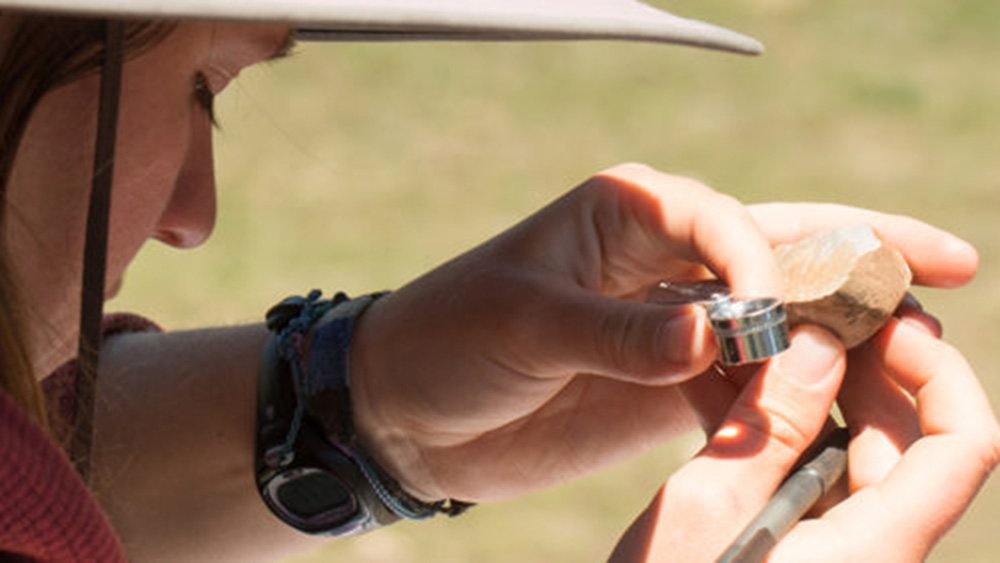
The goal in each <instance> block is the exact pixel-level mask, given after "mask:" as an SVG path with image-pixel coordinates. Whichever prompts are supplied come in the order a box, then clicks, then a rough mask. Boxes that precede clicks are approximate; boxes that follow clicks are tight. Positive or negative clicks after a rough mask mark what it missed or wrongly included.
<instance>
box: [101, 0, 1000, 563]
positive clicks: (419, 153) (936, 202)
mask: <svg viewBox="0 0 1000 563" xmlns="http://www.w3.org/2000/svg"><path fill="white" fill-rule="evenodd" d="M540 1H541V0H540ZM657 4H658V5H661V6H664V7H666V8H668V9H670V10H672V11H675V12H677V13H680V14H684V15H688V16H693V17H702V18H705V19H710V20H712V21H716V22H718V23H722V24H725V25H728V26H731V27H734V28H737V29H740V30H742V31H745V32H747V33H750V34H752V35H755V36H757V37H759V38H760V39H761V40H762V41H764V43H766V44H767V46H768V52H767V54H766V56H764V57H762V58H759V59H750V58H744V57H737V56H731V55H723V54H717V53H708V52H701V51H697V50H693V49H682V48H672V47H664V46H656V45H634V44H620V43H608V42H598V43H575V44H554V43H552V44H531V45H522V44H489V45H475V44H450V45H441V44H406V45H314V44H309V45H304V46H302V47H301V48H300V49H299V54H298V55H297V56H295V57H294V58H293V59H291V60H290V61H285V62H281V63H278V64H274V65H270V66H267V67H265V68H262V69H257V70H252V71H248V72H246V73H245V74H244V76H243V77H242V78H240V80H239V81H237V82H236V83H235V84H233V85H232V86H231V87H230V89H229V90H228V91H227V92H226V93H225V94H224V96H223V97H222V98H221V99H220V101H219V106H220V108H219V111H220V114H221V122H222V130H221V131H220V132H219V133H218V135H217V157H216V160H217V163H218V184H219V186H220V193H219V195H220V200H221V201H220V215H219V222H218V227H217V230H216V233H215V236H214V238H213V239H212V241H211V242H210V243H208V244H207V245H205V246H204V247H203V248H201V249H199V250H196V251H193V252H191V251H188V252H183V253H178V252H175V251H171V250H168V249H165V248H163V247H162V246H151V247H150V248H149V249H148V250H147V251H146V252H145V253H144V254H142V255H141V257H140V259H139V261H138V263H137V264H136V265H135V266H134V267H133V268H132V270H131V272H130V275H129V277H128V278H127V279H126V285H125V291H124V293H123V295H122V296H121V297H120V298H119V299H117V300H116V301H115V302H114V303H112V305H111V309H129V310H135V311H139V312H143V313H145V314H148V315H150V316H151V317H153V318H155V319H157V320H159V321H161V322H162V323H163V324H164V325H166V326H167V327H170V328H186V327H194V326H200V325H205V324H227V323H241V322H251V321H257V320H258V319H260V317H261V315H262V313H263V311H264V310H265V309H266V308H267V307H268V306H269V305H270V304H272V303H273V302H275V301H276V300H278V299H280V298H281V297H283V296H285V295H286V294H290V293H300V292H304V291H307V290H308V289H310V288H313V287H319V288H323V289H325V290H327V291H335V290H341V289H342V290H346V291H348V292H352V293H360V292H366V291H370V290H375V289H383V288H393V287H398V286H400V285H402V284H403V283H405V282H406V281H407V280H409V279H411V278H413V277H414V276H416V275H418V274H419V273H421V272H423V271H425V270H427V269H429V268H432V267H434V266H435V265H436V264H438V263H440V262H442V261H443V260H445V259H447V258H449V257H451V256H453V255H455V254H458V253H460V252H462V251H463V250H465V249H468V248H470V247H471V246H473V245H475V244H477V243H479V242H481V241H483V240H485V239H486V238H488V237H490V236H491V235H493V234H495V233H497V232H499V231H500V230H502V229H504V228H506V227H508V226H510V225H512V224H513V223H515V222H516V221H518V220H519V219H520V218H522V217H524V216H526V215H527V214H529V213H530V212H532V211H533V210H535V209H537V208H539V207H540V206H542V205H544V204H545V203H547V202H548V201H550V200H552V199H554V198H555V197H556V196H558V195H559V194H561V193H563V192H564V191H565V190H567V189H569V188H571V187H573V186H574V185H575V184H577V183H579V182H580V181H582V180H584V179H585V178H586V177H588V176H589V175H590V174H592V173H594V172H596V171H598V170H601V169H602V168H605V167H608V166H610V165H613V164H616V163H619V162H622V161H642V162H645V163H647V164H650V165H653V166H656V167H658V168H661V169H664V170H667V171H671V172H675V173H683V174H688V175H693V176H696V177H698V178H700V179H702V180H703V181H705V182H708V183H709V184H711V185H713V186H715V187H716V188H717V189H719V190H722V191H726V192H729V193H731V194H733V195H735V196H737V197H739V198H740V199H742V200H744V201H747V202H757V201H769V200H822V201H835V202H841V203H847V204H851V205H858V206H863V207H871V208H876V209H881V210H890V211H895V212H900V213H907V214H912V215H915V216H918V217H920V218H922V219H925V220H927V221H930V222H932V223H935V224H938V225H941V226H944V227H946V228H948V229H951V230H953V231H955V232H957V233H959V234H960V235H962V236H964V237H965V238H967V239H968V240H970V241H972V242H973V243H974V244H976V246H977V247H978V248H979V249H980V252H981V253H982V254H981V256H982V266H981V271H980V274H979V276H978V277H977V279H976V280H975V281H974V282H973V283H972V284H971V285H970V286H968V287H966V288H963V289H961V290H958V291H943V290H923V291H919V292H918V296H919V297H920V298H921V299H922V300H923V302H924V304H925V305H926V306H927V307H928V309H930V310H931V311H933V312H934V313H936V314H937V315H939V316H940V317H941V318H942V320H943V321H944V324H945V327H946V328H945V335H946V338H947V339H948V340H950V341H951V342H953V343H956V344H957V345H958V346H959V347H960V348H962V349H963V350H965V351H966V352H967V353H968V356H969V358H970V360H971V362H972V363H973V365H974V366H975V367H976V368H977V371H978V372H979V374H980V376H981V377H982V379H983V382H984V384H985V385H986V387H987V388H988V389H989V390H990V391H991V395H992V396H993V397H994V398H996V397H1000V381H998V379H997V370H996V367H995V364H994V362H993V361H991V360H994V358H992V356H991V355H990V354H991V352H990V351H991V350H995V349H996V343H997V339H998V337H1000V290H998V288H1000V284H998V277H1000V270H998V267H997V266H998V264H997V262H998V260H1000V244H997V240H996V235H997V234H998V226H997V225H998V221H1000V169H998V163H1000V62H998V61H1000V58H998V54H1000V2H997V1H996V0H950V1H947V2H941V1H939V0H935V1H932V0H885V1H882V2H877V3H876V2H858V1H855V2H848V1H844V0H826V1H823V2H804V1H800V0H735V1H729V2H724V1H722V0H700V1H697V2H696V1H693V0H678V1H674V2H669V3H666V2H658V3H657ZM698 444H699V438H698V437H696V436H691V437H688V438H685V439H682V440H680V441H679V442H677V443H674V444H671V445H665V446H664V447H663V448H661V449H659V450H656V451H653V452H650V453H649V454H647V455H645V456H643V457H641V458H638V459H636V460H634V461H631V462H628V463H625V464H622V465H620V466H617V467H614V468H612V469H610V470H608V471H605V472H603V473H600V474H597V475H595V476H593V477H590V478H587V479H584V480H581V481H578V482H575V483H571V484H567V485H565V486H562V487H559V488H556V489H554V490H551V491H547V492H545V493H540V494H533V495H529V496H526V497H524V498H520V499H516V500H512V501H509V502H502V503H497V504H494V505H489V506H479V507H477V508H475V509H474V510H472V511H470V512H469V513H468V514H467V515H465V516H463V517H461V518H459V519H455V520H450V521H449V520H448V519H441V518H439V519H436V520H435V521H432V522H429V523H404V524H400V525H396V526H393V527H391V528H388V529H386V530H382V531H379V532H377V533H374V534H370V535H368V536H365V537H361V538H357V539H351V540H341V541H337V542H336V543H333V544H331V545H330V546H329V547H327V548H324V549H322V550H320V551H319V552H316V553H315V554H312V555H307V556H303V557H302V558H300V559H297V560H296V561H299V562H307V561H320V560H329V559H334V560H340V561H353V562H399V563H406V562H424V561H428V562H429V561H434V562H441V561H475V562H477V563H490V562H509V561H518V562H552V561H595V560H603V559H604V558H605V557H606V556H607V555H608V553H609V552H610V549H611V547H612V546H613V545H614V542H615V540H616V539H617V537H618V535H619V534H620V533H621V531H622V530H623V529H624V528H625V527H626V526H627V525H628V523H629V522H630V521H631V519H632V518H633V517H634V516H635V515H636V514H638V512H639V511H640V510H641V509H642V507H643V506H644V505H645V503H646V502H647V501H648V499H649V498H650V497H651V496H652V494H653V493H654V491H655V489H656V487H657V485H658V484H659V483H660V482H661V481H662V480H663V479H664V478H666V477H667V476H668V475H669V474H670V473H671V471H672V470H673V469H674V468H676V467H677V466H678V465H679V464H680V463H682V462H683V460H684V459H685V458H686V457H687V456H688V455H690V454H691V452H692V451H693V450H695V449H696V448H697V447H698ZM497 463H503V460H497ZM917 494H919V492H917ZM725 517H726V515H725V514H721V513H720V514H719V518H725ZM998 529H1000V488H998V485H997V483H996V479H994V480H993V483H992V484H991V485H989V486H988V487H987V489H986V490H985V491H984V492H983V494H982V495H981V496H980V497H979V499H978V501H977V502H976V503H975V504H974V505H973V507H972V509H971V510H970V512H969V514H968V515H967V516H966V517H965V518H964V519H963V520H962V521H961V522H960V523H959V525H958V526H957V527H956V528H955V529H954V531H953V532H952V533H951V534H950V535H949V536H948V537H947V538H946V539H945V540H944V541H943V542H942V543H941V544H940V546H939V548H938V549H937V551H936V552H935V554H934V560H936V561H961V562H975V561H983V562H986V561H995V560H997V559H998V558H1000V540H998V539H997V537H996V531H997V530H998Z"/></svg>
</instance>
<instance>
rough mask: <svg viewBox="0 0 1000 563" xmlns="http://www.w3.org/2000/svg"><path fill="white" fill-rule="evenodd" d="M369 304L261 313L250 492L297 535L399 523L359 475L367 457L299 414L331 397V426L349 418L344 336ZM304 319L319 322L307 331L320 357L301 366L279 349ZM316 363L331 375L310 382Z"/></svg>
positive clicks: (290, 303)
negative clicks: (264, 339) (263, 339)
mask: <svg viewBox="0 0 1000 563" xmlns="http://www.w3.org/2000/svg"><path fill="white" fill-rule="evenodd" d="M377 297H378V296H375V295H372V296H365V297H361V298H358V299H354V300H349V299H347V298H346V296H343V294H338V297H335V298H334V299H333V300H332V301H329V300H327V301H319V302H317V301H316V300H315V299H313V300H311V301H310V300H309V298H301V297H295V298H289V299H286V300H285V301H282V302H281V303H279V304H278V305H276V306H275V307H273V308H272V309H271V311H269V312H268V327H269V328H270V329H271V330H272V334H271V337H270V338H269V340H268V343H267V346H266V348H265V350H264V353H263V356H262V359H261V364H260V370H259V380H258V388H257V433H256V434H257V441H256V456H255V457H256V459H255V464H254V465H255V474H256V482H257V489H258V491H259V492H260V495H261V498H262V499H263V500H264V502H265V503H266V504H267V506H268V507H269V508H270V509H271V511H272V512H273V513H274V514H275V515H276V516H277V517H278V518H280V519H281V520H282V521H283V522H285V523H286V524H288V525H290V526H292V527H293V528H296V529H297V530H300V531H302V532H306V533H310V534H323V535H332V536H344V535H353V534H359V533H363V532H366V531H369V530H372V529H375V528H378V527H381V526H385V525H387V524H390V523H392V522H395V521H396V520H399V518H400V515H397V514H396V513H394V512H393V511H392V510H390V509H389V507H388V506H386V504H385V503H384V502H383V501H382V500H381V499H380V497H379V494H378V492H376V486H375V485H374V484H373V483H372V481H371V479H370V478H369V477H368V476H366V473H365V470H364V469H363V468H362V467H363V466H364V465H365V464H366V461H365V459H363V457H367V456H363V454H361V453H359V451H358V450H357V448H355V447H353V446H352V445H351V444H350V443H349V442H350V441H352V440H351V439H350V437H349V436H346V435H345V436H336V435H331V434H329V433H328V431H327V427H328V426H329V424H326V425H325V424H324V423H323V422H322V421H321V420H319V419H318V417H316V416H314V415H313V414H312V413H310V412H308V409H307V408H306V407H307V403H308V401H309V397H310V396H317V395H319V396H323V395H326V396H328V397H329V396H334V397H337V401H338V402H339V404H338V405H334V407H335V408H337V409H338V412H335V413H334V414H335V415H336V418H337V419H339V420H341V421H342V420H344V418H345V417H346V418H348V419H349V418H350V416H351V415H350V409H349V407H350V400H349V389H348V388H347V380H346V379H347V371H346V370H347V359H348V352H349V345H350V336H351V333H352V332H353V328H354V321H355V319H356V318H357V317H358V316H359V315H360V314H361V313H362V312H363V311H364V309H365V308H366V307H367V306H368V305H369V304H371V302H373V301H374V300H375V299H376V298H377ZM304 312H305V313H306V314H305V315H303V313H304ZM310 316H311V317H317V316H319V317H321V318H320V319H318V321H319V322H318V323H316V325H315V327H313V339H314V342H313V346H314V350H322V353H321V354H317V355H316V356H317V359H316V361H313V358H312V357H311V358H310V362H309V365H306V366H302V363H301V357H292V358H291V361H289V358H287V357H285V356H287V354H284V355H283V353H282V346H283V345H284V346H286V347H287V346H288V345H289V343H291V344H293V345H294V344H296V343H297V342H300V341H301V337H302V336H303V332H304V331H303V332H299V333H298V334H297V335H296V334H294V331H292V332H289V330H288V329H289V327H290V325H291V324H294V321H296V320H301V319H303V318H304V317H310ZM315 320H316V319H313V318H306V321H307V322H305V323H299V324H300V325H302V327H303V328H304V329H307V328H309V327H310V325H312V323H313V322H315ZM320 331H322V332H320ZM318 340H322V342H319V341H318ZM310 356H313V354H310ZM296 363H297V364H298V365H297V366H296ZM317 363H321V364H323V365H322V368H323V369H324V370H326V371H328V372H335V373H326V374H324V377H322V378H318V377H315V373H309V372H310V371H313V372H315V371H316V368H315V365H316V364H317ZM303 367H304V368H305V369H304V370H303ZM296 368H298V370H297V369H296ZM296 371H298V372H299V373H298V374H296ZM296 375H299V377H296ZM338 396H339V397H338ZM345 430H347V429H345ZM350 430H351V431H352V432H353V425H351V428H350ZM369 469H370V468H369Z"/></svg>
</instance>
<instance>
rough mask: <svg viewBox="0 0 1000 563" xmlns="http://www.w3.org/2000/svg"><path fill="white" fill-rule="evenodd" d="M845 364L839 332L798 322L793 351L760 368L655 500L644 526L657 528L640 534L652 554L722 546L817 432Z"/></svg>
mask: <svg viewBox="0 0 1000 563" xmlns="http://www.w3.org/2000/svg"><path fill="white" fill-rule="evenodd" d="M844 366H845V358H844V349H843V346H842V345H841V344H840V342H839V341H838V340H837V339H836V338H835V337H833V336H832V335H830V334H829V333H827V332H825V331H823V330H821V329H818V328H815V327H811V326H803V327H801V328H799V329H797V330H796V331H795V332H794V333H793V336H792V345H791V347H790V348H789V349H788V351H786V352H785V353H783V354H781V355H779V356H777V357H775V358H774V359H772V360H771V361H769V362H767V363H766V364H764V365H763V366H762V367H761V368H760V370H759V371H758V372H757V374H756V375H754V377H753V379H751V380H750V382H748V384H747V385H746V386H745V387H744V388H743V389H742V390H741V391H740V394H739V396H738V397H737V398H736V401H735V402H734V403H733V406H732V407H731V408H730V410H729V413H728V415H727V416H726V417H725V420H724V421H723V422H722V424H721V426H720V427H719V429H718V430H717V431H716V433H715V434H714V435H713V436H712V437H711V438H709V441H708V443H707V444H706V446H705V448H704V449H703V450H702V451H701V452H700V453H699V454H698V456H696V457H695V458H694V459H692V460H691V461H690V462H688V463H687V464H685V465H684V467H682V468H681V469H680V470H678V471H677V472H676V473H675V474H674V475H673V476H672V477H671V478H670V480H669V481H668V482H667V484H666V485H665V486H664V488H663V489H661V491H660V493H659V495H658V497H657V499H656V500H655V501H654V506H655V507H656V511H657V515H656V518H655V520H656V522H657V523H658V524H657V525H655V526H647V529H648V530H655V531H652V532H648V531H647V533H646V534H645V536H644V538H643V540H644V542H643V547H644V549H645V551H646V553H647V554H648V555H650V556H651V557H650V558H651V559H653V560H678V561H683V560H691V559H704V558H705V557H706V555H707V554H710V553H711V554H718V553H719V552H721V550H722V549H723V548H724V546H726V545H727V544H728V543H729V542H730V541H732V540H733V538H735V537H736V536H737V534H738V533H739V532H740V530H742V529H743V527H744V526H746V524H747V523H749V522H750V520H751V519H752V518H753V517H754V515H755V514H757V512H759V511H760V509H761V508H763V507H764V505H765V504H767V501H768V499H769V498H770V496H771V495H772V494H773V493H774V491H775V490H777V488H778V486H779V485H780V484H781V481H782V480H783V479H784V478H785V476H786V475H787V474H788V473H789V471H790V470H791V469H792V467H793V466H794V465H795V463H796V462H797V461H798V459H799V458H800V457H801V455H802V454H803V452H804V451H805V450H806V448H807V447H808V446H809V445H810V444H811V443H812V442H813V440H814V439H815V438H816V437H817V436H818V435H819V433H820V431H821V429H822V428H823V425H824V424H825V422H826V420H827V416H828V413H829V409H830V407H831V406H832V404H833V400H834V398H835V397H836V394H837V388H838V386H839V383H840V380H841V378H842V377H843V373H844ZM720 515H723V516H722V517H720ZM678 550H683V551H681V552H679V551H678Z"/></svg>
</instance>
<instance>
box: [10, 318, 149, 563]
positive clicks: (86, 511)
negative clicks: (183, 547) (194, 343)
mask: <svg viewBox="0 0 1000 563" xmlns="http://www.w3.org/2000/svg"><path fill="white" fill-rule="evenodd" d="M147 330H157V329H156V326H155V325H154V324H153V323H151V322H149V321H147V320H145V319H142V318H141V317H136V316H134V315H109V316H108V317H107V318H106V319H105V322H104V333H105V336H110V335H111V334H115V333H120V332H138V331H147ZM75 380H76V366H75V365H74V364H73V363H70V364H67V365H66V366H64V367H63V368H60V369H59V371H57V372H56V373H55V374H53V375H52V376H50V377H49V378H47V379H46V381H45V384H44V387H45V392H46V395H47V398H48V402H49V414H50V416H51V417H52V419H53V426H54V433H55V435H56V436H57V437H58V436H60V435H62V434H64V433H65V432H66V429H67V428H71V427H72V420H71V418H72V416H71V413H72V410H73V395H72V389H73V385H74V383H75ZM0 561H88V562H89V561H95V562H96V561H100V562H105V561H110V562H116V561H125V554H124V551H123V550H122V546H121V543H120V542H119V541H118V538H117V536H115V532H114V530H113V529H112V528H111V524H110V523H109V522H108V519H107V517H106V516H105V515H104V513H103V512H102V511H101V508H100V507H99V506H98V505H97V502H96V501H95V500H94V497H93V496H92V495H91V494H90V492H89V491H88V490H87V487H86V486H85V485H84V483H83V481H82V480H81V479H80V477H79V476H78V475H77V474H76V471H75V470H74V469H73V465H72V464H71V463H70V462H69V459H68V458H67V456H66V454H65V452H63V451H62V450H61V449H60V448H59V447H58V446H57V445H56V444H55V443H54V442H53V441H52V440H51V439H50V438H49V437H48V436H46V435H45V433H44V432H43V431H42V430H41V429H40V428H39V427H38V426H37V425H36V424H35V423H34V422H33V421H32V420H31V419H30V418H29V417H28V416H27V415H26V414H25V413H24V412H23V411H22V410H21V409H20V408H19V407H18V406H17V405H16V404H14V402H13V401H12V400H11V399H10V397H8V396H6V395H5V394H3V393H0Z"/></svg>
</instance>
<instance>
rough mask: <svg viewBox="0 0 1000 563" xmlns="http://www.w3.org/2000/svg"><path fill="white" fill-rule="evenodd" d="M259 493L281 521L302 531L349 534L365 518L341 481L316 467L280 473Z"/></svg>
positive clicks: (362, 510) (363, 511)
mask: <svg viewBox="0 0 1000 563" xmlns="http://www.w3.org/2000/svg"><path fill="white" fill-rule="evenodd" d="M262 492H263V493H264V498H265V499H266V500H267V502H268V504H270V505H271V506H272V507H273V508H274V509H275V511H277V512H279V514H280V515H281V516H282V517H283V519H284V520H286V521H287V522H288V523H289V524H292V525H293V526H295V527H296V528H298V529H299V530H302V531H304V532H311V533H319V532H322V533H324V534H332V535H344V534H350V533H352V532H354V531H357V530H358V529H360V528H362V527H363V526H364V522H365V521H366V520H367V519H368V515H367V512H366V511H365V510H364V509H362V508H361V507H360V506H359V504H358V501H357V499H356V498H355V496H354V495H353V494H352V493H351V490H350V489H349V488H348V487H347V486H346V485H345V484H344V482H343V481H341V480H340V479H339V478H338V477H337V476H336V475H333V474H332V473H330V472H328V471H325V470H323V469H320V468H316V467H296V468H291V469H288V470H285V471H282V472H281V473H278V474H277V475H275V476H274V477H273V478H272V479H271V480H270V481H268V483H267V485H266V486H265V487H264V489H263V491H262Z"/></svg>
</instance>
